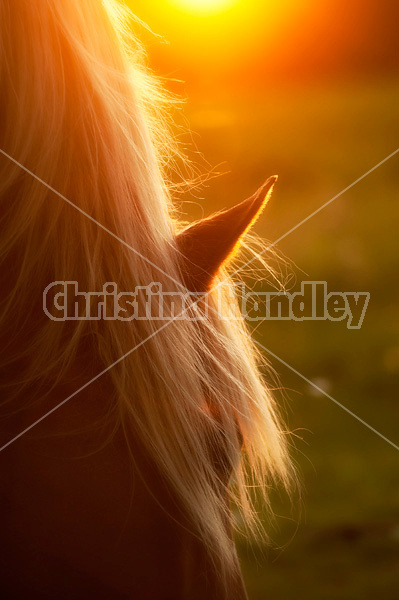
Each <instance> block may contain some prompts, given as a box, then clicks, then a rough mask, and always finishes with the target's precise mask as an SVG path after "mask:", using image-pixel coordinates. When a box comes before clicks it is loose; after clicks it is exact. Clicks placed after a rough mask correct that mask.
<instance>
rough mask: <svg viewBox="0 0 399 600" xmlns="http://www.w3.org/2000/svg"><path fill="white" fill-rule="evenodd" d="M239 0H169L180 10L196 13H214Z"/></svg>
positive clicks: (229, 6)
mask: <svg viewBox="0 0 399 600" xmlns="http://www.w3.org/2000/svg"><path fill="white" fill-rule="evenodd" d="M238 1H239V0H170V2H171V3H172V4H174V5H175V6H176V7H177V8H180V10H183V11H185V12H188V13H192V14H196V15H204V16H206V15H214V14H217V13H220V12H223V11H224V10H227V9H229V8H231V7H232V6H234V4H237V3H238Z"/></svg>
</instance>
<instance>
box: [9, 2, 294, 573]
mask: <svg viewBox="0 0 399 600" xmlns="http://www.w3.org/2000/svg"><path fill="white" fill-rule="evenodd" d="M130 19H131V17H130V16H129V15H128V13H127V12H126V11H125V10H122V8H121V6H120V4H119V3H118V2H116V1H114V0H107V1H105V0H104V1H103V2H100V1H98V0H65V1H64V0H62V1H60V0H35V2H32V1H31V0H3V1H2V2H1V4H0V47H1V62H0V77H1V89H0V105H1V113H0V148H1V149H2V150H4V151H5V152H7V153H8V154H9V155H10V156H12V157H14V159H15V160H17V161H19V162H20V163H21V164H22V165H24V166H25V167H26V168H27V169H29V170H30V171H32V172H33V173H34V174H35V175H36V176H37V177H39V178H40V179H42V180H43V181H44V182H46V183H47V184H48V185H49V186H51V187H52V188H54V189H55V190H57V191H58V192H59V193H60V194H62V195H63V196H65V197H66V198H68V199H69V200H70V201H71V202H73V204H74V205H76V206H78V207H79V208H80V209H82V210H83V211H84V212H86V213H88V214H90V215H91V216H92V217H93V218H94V219H95V220H96V221H98V222H99V223H101V224H102V225H103V226H104V227H105V228H107V229H109V230H111V231H112V232H113V233H114V234H115V236H117V237H118V238H120V239H121V240H123V241H125V242H126V244H128V245H129V246H131V247H133V248H134V249H135V252H133V251H132V250H131V249H130V248H129V247H127V246H126V245H124V244H123V243H121V242H120V241H119V240H118V239H116V238H114V237H112V236H111V235H110V234H109V233H108V232H107V231H106V230H104V229H102V228H101V227H99V226H98V225H97V224H96V223H94V222H92V221H90V220H89V219H88V218H86V217H85V216H84V215H82V214H81V213H80V212H79V211H78V210H76V208H74V207H73V206H71V205H70V204H68V203H67V202H65V201H64V200H63V199H62V198H60V197H59V196H57V195H56V194H54V192H52V191H51V190H50V189H49V188H48V187H46V186H45V185H43V184H42V183H40V182H39V181H38V180H37V179H35V178H33V177H31V176H30V175H29V174H28V173H26V172H24V171H23V170H21V168H20V167H19V166H18V165H17V164H15V163H13V162H11V161H9V160H7V158H6V157H4V156H1V157H0V182H1V183H0V202H1V209H0V210H1V212H0V214H1V230H2V235H1V242H0V252H1V260H2V270H1V276H0V277H1V284H2V285H3V289H4V290H5V292H6V293H5V294H4V295H3V298H2V301H1V306H0V310H1V312H0V314H1V317H0V319H1V322H0V323H1V331H2V340H4V347H3V350H2V352H3V356H4V361H3V362H4V364H6V367H5V368H7V369H9V372H10V373H13V366H14V367H15V366H17V367H16V368H17V374H16V375H15V381H14V383H15V386H14V387H12V388H11V387H10V386H9V387H8V389H7V398H8V400H7V402H8V404H7V406H8V407H9V409H10V410H14V409H18V408H19V407H16V406H13V402H16V401H17V400H16V399H20V398H22V397H24V393H25V392H26V390H31V389H36V390H40V393H41V394H42V393H44V392H43V390H45V389H46V388H47V389H48V390H50V389H52V388H54V386H55V385H57V384H58V383H62V382H63V381H64V380H65V379H67V378H68V376H69V373H70V372H71V368H72V367H73V365H74V364H75V363H76V361H77V360H78V357H79V356H81V354H84V356H90V357H91V360H92V364H89V365H88V366H87V378H89V377H90V375H91V374H93V375H95V374H96V371H97V372H99V371H101V370H102V369H103V368H105V367H106V366H108V365H111V364H112V363H114V362H115V361H117V360H118V359H119V358H120V357H122V356H124V355H125V354H127V353H128V352H129V351H130V350H132V349H133V348H135V346H137V344H140V342H142V341H143V340H146V341H145V344H143V345H142V346H141V347H140V348H138V349H137V350H136V351H133V352H131V353H130V354H127V356H126V357H125V358H124V359H123V360H121V361H120V362H118V363H117V364H116V365H115V366H114V367H113V368H112V369H110V371H109V372H108V374H107V377H108V378H109V379H110V380H111V383H112V387H113V390H114V392H113V397H112V398H111V400H112V403H113V406H114V411H113V414H112V416H111V415H110V418H115V419H116V422H117V423H119V424H120V425H121V426H122V427H123V430H124V432H125V436H126V440H127V442H128V443H129V439H130V438H131V436H139V439H140V441H141V443H142V444H143V447H145V448H146V451H147V452H148V453H149V455H150V456H151V457H152V459H153V460H154V461H155V463H156V465H157V466H158V468H159V469H160V471H161V473H162V474H163V476H164V477H165V479H166V480H167V481H168V483H169V486H170V488H171V489H172V490H173V492H174V494H175V495H176V498H177V499H178V501H179V502H180V503H181V504H182V506H183V508H184V510H185V512H186V514H187V516H188V520H189V522H190V524H191V527H192V529H193V531H194V532H195V534H196V535H197V536H198V537H200V538H201V539H202V540H203V541H204V544H205V546H206V548H208V550H209V554H210V556H211V557H212V559H213V560H214V562H215V563H216V564H217V565H218V568H219V569H220V571H221V573H223V572H225V571H227V570H228V569H229V568H231V565H233V564H235V562H234V561H235V554H234V546H233V544H232V540H231V536H230V533H229V531H228V528H226V526H225V522H226V520H225V517H226V516H227V514H228V511H229V510H230V509H229V504H228V502H226V495H227V497H228V498H230V497H232V495H233V491H232V489H234V490H235V491H234V494H235V500H236V502H238V503H239V506H240V507H241V509H242V514H243V517H244V520H245V522H246V523H247V524H248V525H249V526H251V527H255V528H256V524H257V516H256V512H255V510H254V508H253V504H252V502H251V498H250V495H249V493H248V487H250V486H248V485H247V484H248V482H250V483H251V485H253V484H254V483H256V484H257V485H259V489H260V490H261V492H263V495H264V498H265V500H266V501H267V499H268V489H269V488H270V484H271V483H274V484H275V483H281V482H283V484H284V485H288V484H289V481H290V479H291V467H290V462H289V459H288V454H287V444H286V435H285V433H284V432H283V431H282V427H281V425H280V424H279V418H278V416H277V413H276V408H275V403H274V401H273V398H272V396H271V394H270V392H269V390H268V388H267V386H266V384H265V382H264V380H263V378H262V375H261V373H260V366H261V364H262V358H261V356H260V355H259V353H258V352H257V351H256V350H255V347H254V345H253V343H252V341H251V339H250V336H249V335H248V331H247V328H246V325H245V323H244V322H243V321H242V320H232V321H229V320H220V319H218V318H216V317H215V316H214V315H213V316H210V318H209V319H208V320H207V321H205V322H204V321H201V322H194V321H190V320H189V319H184V320H177V321H175V322H172V323H169V324H168V326H167V327H165V328H162V327H161V325H162V324H160V323H159V322H158V321H152V320H140V321H134V322H133V323H125V322H122V321H118V320H115V321H112V320H110V321H105V322H104V321H76V322H73V323H71V322H68V323H55V322H53V321H50V320H49V319H48V318H46V317H45V315H44V314H43V311H42V308H41V307H42V294H43V290H44V288H45V287H46V286H47V285H48V284H49V283H50V282H52V281H78V282H79V285H80V286H81V288H82V289H84V290H87V291H96V290H100V289H102V286H103V284H104V283H105V282H108V281H115V282H117V284H118V286H119V288H120V289H122V290H125V291H132V290H133V289H134V288H135V287H136V286H137V285H147V284H149V283H150V282H160V283H161V284H162V286H163V289H165V290H171V291H173V290H176V289H177V287H178V286H177V284H176V283H175V282H181V283H182V284H183V278H182V273H181V266H180V265H181V263H180V256H179V252H178V250H177V246H176V233H177V232H178V231H179V229H180V227H181V225H180V224H179V222H178V221H177V220H176V218H175V216H174V214H175V213H174V209H173V204H172V201H171V194H170V191H169V187H168V186H169V182H168V179H167V177H166V176H165V167H166V166H167V165H168V161H169V160H170V159H172V158H173V155H174V153H175V152H176V147H175V144H174V142H173V139H172V137H171V136H170V135H169V133H168V128H167V126H166V125H165V122H166V121H165V110H164V109H165V107H167V103H168V101H167V99H166V97H165V96H164V95H163V93H162V91H161V88H160V86H159V85H158V83H157V81H156V80H155V79H154V77H153V76H152V75H151V74H150V73H149V71H148V70H147V68H146V67H145V65H144V63H143V60H142V56H143V54H142V49H141V47H140V45H139V43H138V42H137V40H136V39H134V37H133V36H132V35H131V34H130V33H128V30H129V22H130ZM12 265H18V268H17V269H15V268H14V269H13V268H12ZM153 265H156V267H155V266H153ZM224 275H225V274H224ZM222 287H223V290H224V291H223V295H224V300H223V302H222V304H223V306H224V307H225V310H226V312H227V305H229V310H231V298H230V293H231V282H230V281H229V279H228V278H227V277H226V282H225V283H224V284H223V286H222ZM210 295H211V297H212V292H211V294H210ZM235 310H236V312H237V314H238V304H237V305H236V309H235ZM91 369H92V372H91V371H90V370H91ZM4 406H5V407H6V403H5V404H4ZM241 436H242V439H241ZM241 442H242V448H241ZM210 447H222V448H223V451H224V453H225V455H226V457H227V460H228V463H229V465H231V467H232V468H233V471H234V477H233V481H232V482H228V481H223V480H222V479H221V477H220V475H219V473H218V470H217V469H215V460H214V456H212V452H210ZM232 483H234V485H233V486H232V485H231V484H232Z"/></svg>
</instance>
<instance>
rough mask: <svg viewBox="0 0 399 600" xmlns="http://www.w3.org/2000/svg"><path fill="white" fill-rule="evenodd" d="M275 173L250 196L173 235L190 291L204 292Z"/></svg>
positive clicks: (255, 214) (256, 210) (250, 221)
mask: <svg viewBox="0 0 399 600" xmlns="http://www.w3.org/2000/svg"><path fill="white" fill-rule="evenodd" d="M276 181H277V176H273V177H269V179H268V180H267V181H266V183H264V184H263V185H262V187H261V188H259V190H258V191H257V192H255V194H254V195H253V196H251V197H250V198H248V199H247V200H244V202H241V203H240V204H237V205H236V206H233V208H230V209H228V210H225V211H223V212H220V213H216V214H215V215H212V216H210V217H207V218H206V219H202V221H198V222H197V223H194V224H193V225H190V226H189V227H187V229H185V230H184V231H182V232H181V233H180V234H179V235H178V237H177V245H178V249H179V251H180V252H181V253H182V255H183V257H184V258H183V275H184V280H185V284H186V285H187V288H188V289H189V290H190V291H192V292H206V291H207V290H208V289H209V288H210V287H211V285H212V281H213V279H214V277H215V275H216V274H217V272H218V270H219V269H220V267H221V266H222V265H223V264H224V263H225V262H226V261H227V260H228V259H229V258H230V257H231V256H232V255H233V254H234V252H235V250H236V248H237V247H238V245H239V241H240V239H241V238H242V237H243V236H244V234H245V233H246V231H247V230H248V229H249V228H250V227H251V225H252V224H253V223H254V222H255V220H256V219H257V218H258V216H259V215H260V213H261V212H262V210H263V208H264V206H265V204H266V202H267V201H268V199H269V197H270V194H271V191H272V188H273V185H274V184H275V182H276Z"/></svg>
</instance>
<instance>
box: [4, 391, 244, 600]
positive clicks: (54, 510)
mask: <svg viewBox="0 0 399 600" xmlns="http://www.w3.org/2000/svg"><path fill="white" fill-rule="evenodd" d="M76 383H77V382H76V380H75V381H74V384H73V386H71V388H70V390H69V395H71V394H73V392H74V391H76V389H77V388H76ZM83 383H85V381H84V382H83V381H82V385H83ZM72 387H73V389H72ZM67 388H68V386H63V387H62V388H60V389H58V390H55V391H54V393H53V394H52V395H51V397H49V398H48V399H46V401H45V403H43V405H41V406H39V405H36V406H34V407H32V409H31V410H30V411H25V413H21V414H20V415H19V416H17V417H15V419H16V420H17V421H18V425H19V426H20V430H22V427H23V426H28V425H29V424H31V423H32V422H34V421H35V420H36V419H38V418H40V417H41V416H42V415H43V412H42V411H43V409H48V410H50V409H51V408H52V407H54V406H57V405H58V404H59V403H60V402H62V401H63V400H64V399H65V398H66V397H68V395H67V394H68V389H67ZM110 395H112V387H110V386H108V385H107V379H105V381H101V379H99V380H97V381H95V382H93V383H92V384H91V385H90V386H88V387H87V388H86V389H84V390H83V391H82V392H80V393H79V394H77V395H76V396H74V397H72V398H71V399H70V400H69V401H68V402H67V403H66V404H64V405H63V406H61V407H60V408H58V409H57V410H56V411H54V412H53V413H52V414H50V415H49V416H48V417H47V418H46V419H44V420H43V421H41V422H40V423H38V424H37V425H36V426H35V427H34V428H33V429H31V430H30V431H29V432H27V433H26V434H25V435H23V436H22V437H21V438H20V439H18V440H17V441H15V442H14V443H13V444H12V445H10V446H9V447H8V448H6V449H5V450H4V451H3V452H1V453H0V470H1V475H2V479H3V492H4V493H3V497H2V504H3V506H2V509H3V510H2V514H3V515H5V519H4V522H3V523H2V525H1V528H0V529H1V530H2V536H3V547H7V548H9V551H8V556H9V557H12V559H11V558H10V561H11V560H12V562H14V563H15V561H17V562H18V564H19V567H20V573H23V576H22V578H19V580H21V579H25V580H26V581H27V582H28V583H27V585H28V584H29V585H30V586H32V589H35V586H37V585H39V588H38V592H39V591H43V589H44V588H46V586H47V588H48V589H50V590H54V592H55V591H57V592H58V588H59V587H60V586H61V588H62V586H63V585H64V580H65V579H68V580H69V585H70V586H72V588H73V587H74V586H75V588H76V590H80V591H79V592H78V595H76V593H77V592H76V590H75V592H74V594H73V597H76V598H80V597H82V598H83V597H87V595H90V594H88V593H87V590H91V592H92V596H93V594H95V597H98V598H102V597H104V598H105V597H113V598H115V599H117V598H131V597H137V598H142V599H143V600H144V599H145V598H151V599H154V600H157V599H162V600H166V599H168V598H170V599H171V600H172V599H174V600H177V599H179V598H182V599H183V598H190V600H191V599H195V598H198V599H199V598H201V599H202V598H205V597H206V598H209V599H213V598H215V600H216V598H218V600H219V598H222V597H223V595H222V592H221V590H220V587H219V584H218V583H217V580H216V579H215V577H214V575H212V574H211V569H210V565H209V561H208V558H207V553H206V552H205V549H204V547H203V546H202V544H201V543H200V542H199V541H198V539H197V538H196V537H195V535H193V533H191V532H190V529H191V530H192V528H190V525H189V523H188V522H187V520H186V519H185V518H184V515H183V513H182V512H181V511H180V510H179V508H178V504H177V502H176V500H175V498H173V496H172V494H171V493H170V492H169V490H168V488H167V486H166V485H165V484H164V482H163V480H162V478H161V476H160V474H159V472H158V471H157V469H156V467H155V466H154V465H153V463H152V462H151V461H150V460H149V458H148V456H147V455H146V453H145V452H144V451H143V449H142V446H141V444H140V443H135V442H136V440H132V445H133V449H134V450H133V453H134V457H133V458H134V461H132V460H131V458H130V456H129V453H128V451H127V447H126V443H125V441H124V438H123V436H122V435H120V434H119V433H116V434H115V435H114V436H113V437H111V434H112V432H113V428H112V427H111V426H107V423H106V421H107V419H106V417H107V415H109V398H110ZM27 413H29V414H27ZM93 424H94V425H93ZM13 428H14V431H15V428H16V426H15V422H14V424H13ZM8 433H10V432H8ZM104 441H107V443H105V444H104ZM35 557H36V558H35ZM37 557H42V559H43V560H41V561H39V562H40V564H41V566H40V569H39V573H38V571H37V569H33V570H32V564H36V562H38V559H37ZM10 561H8V560H6V561H5V563H4V564H3V571H4V570H5V572H4V573H3V575H4V576H5V579H3V580H4V581H6V582H7V578H9V579H10V581H9V585H10V586H11V585H13V578H12V575H10V573H11V572H12V569H11V566H10V565H11V563H10ZM9 563H10V564H9ZM45 564H47V565H50V566H48V568H47V567H45V566H44V565H45ZM154 573H156V574H157V575H156V577H155V576H154ZM74 582H75V583H74ZM14 584H15V581H14ZM4 585H7V584H6V583H5V584H4ZM40 586H42V587H40ZM43 586H44V587H43ZM96 586H97V587H96ZM97 588H98V589H97ZM236 589H238V590H239V589H240V586H238V587H237V586H236V585H234V590H236ZM241 589H242V586H241ZM85 590H86V591H85ZM101 590H102V591H101ZM104 590H106V591H104ZM0 591H1V590H0ZM5 591H6V592H7V590H5ZM71 593H72V592H71ZM242 593H243V592H242ZM79 594H81V595H79ZM101 594H102V595H101ZM107 594H108V596H107ZM240 594H241V592H240ZM1 595H2V597H5V598H7V594H4V593H2V594H1ZM57 595H58V597H60V596H59V594H57ZM42 597H46V596H45V595H43V596H42ZM65 597H70V596H68V593H67V592H66V595H65ZM230 597H231V598H233V597H234V596H233V595H232V594H231V596H230ZM242 597H245V596H243V595H239V596H237V598H242Z"/></svg>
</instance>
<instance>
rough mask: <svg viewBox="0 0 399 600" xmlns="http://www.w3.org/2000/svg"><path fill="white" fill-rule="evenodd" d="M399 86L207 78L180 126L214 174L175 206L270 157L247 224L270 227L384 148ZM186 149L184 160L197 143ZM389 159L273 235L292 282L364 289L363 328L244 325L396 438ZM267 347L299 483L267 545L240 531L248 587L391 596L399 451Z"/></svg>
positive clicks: (394, 184) (393, 189)
mask: <svg viewBox="0 0 399 600" xmlns="http://www.w3.org/2000/svg"><path fill="white" fill-rule="evenodd" d="M215 94H217V95H216V96H215ZM398 100H399V85H398V83H395V82H393V81H392V80H389V79H385V80H377V81H374V82H367V83H365V82H356V81H349V80H347V81H343V82H341V83H334V84H327V83H324V84H318V85H316V84H314V85H311V86H307V87H295V86H292V87H289V86H280V87H271V88H270V89H269V90H267V91H263V92H259V91H258V92H257V93H256V94H254V95H250V94H244V93H243V94H242V95H237V94H236V95H235V96H234V97H231V96H229V95H228V94H227V93H225V94H224V93H223V92H222V91H221V90H220V89H219V90H217V91H216V92H213V93H211V90H207V91H206V92H204V94H203V95H202V96H201V94H196V95H195V96H194V97H192V98H190V99H189V101H188V105H187V106H186V107H185V111H184V112H185V115H186V117H187V118H188V121H189V124H190V127H191V129H192V131H193V134H192V135H193V140H194V142H195V144H196V147H197V149H198V151H199V152H200V153H202V154H203V155H204V156H205V157H206V160H207V161H208V162H209V165H210V166H212V167H216V170H219V171H222V172H224V173H225V174H224V175H223V176H220V177H217V178H215V179H212V180H211V181H209V183H208V184H207V185H206V186H205V187H203V188H201V189H200V190H197V191H196V192H194V193H193V194H192V196H191V197H186V198H185V199H186V202H185V203H184V205H183V210H184V211H185V212H186V213H187V215H188V217H189V218H199V217H201V216H202V214H203V212H205V214H209V213H210V212H212V211H214V210H219V209H221V208H225V207H228V206H232V205H233V204H234V203H235V202H237V201H240V200H241V199H244V198H245V197H247V196H249V195H250V194H251V193H252V192H253V191H254V190H255V189H256V188H257V187H259V186H260V184H261V183H262V182H263V180H264V179H265V178H266V177H267V176H269V175H272V174H276V173H277V174H278V175H279V181H278V184H277V185H276V189H275V192H274V194H273V197H272V200H271V202H270V203H269V206H268V208H267V209H266V211H265V213H264V214H263V216H262V218H261V220H260V221H258V222H257V224H256V231H257V233H258V234H260V235H261V236H262V237H264V238H266V239H268V240H269V241H274V240H276V239H277V238H279V237H280V236H282V235H283V234H284V233H285V232H287V231H288V230H290V229H291V228H292V227H294V226H295V225H296V224H297V223H298V222H300V221H301V220H302V219H304V218H305V217H307V216H308V215H309V214H310V213H311V212H312V211H314V210H316V209H317V208H319V207H320V206H321V205H322V204H324V203H325V202H326V201H328V200H329V199H330V198H332V197H333V196H335V195H336V194H338V193H339V192H340V191H341V190H343V189H344V188H346V187H347V186H349V185H350V184H351V183H352V182H353V181H355V180H356V179H357V178H359V177H360V176H361V175H363V174H364V173H365V172H366V171H368V170H369V169H371V168H372V167H373V166H374V165H376V164H377V163H378V162H380V161H381V160H383V159H384V158H385V157H386V156H387V155H389V154H390V153H391V152H393V151H394V150H396V148H397V147H398V146H399V143H398V141H399V115H398V110H397V107H398V105H399V103H398ZM193 160H194V161H195V162H196V163H198V162H199V158H198V155H196V154H194V155H193ZM209 165H206V164H205V163H204V168H205V169H206V168H209ZM398 166H399V154H398V155H396V156H394V157H393V158H391V159H390V160H389V161H387V162H386V163H385V164H383V165H382V166H380V167H379V168H378V169H377V170H375V171H374V172H373V173H371V174H370V175H368V176H367V177H366V178H365V179H364V180H362V181H360V182H359V183H358V184H356V185H355V186H354V187H352V188H351V189H349V190H348V191H347V192H345V193H344V194H343V195H342V196H341V197H339V198H337V199H336V200H335V201H334V202H333V203H331V204H330V205H329V206H328V207H326V208H325V209H324V210H323V211H321V212H320V213H319V214H317V215H316V216H315V217H313V218H312V219H310V220H309V221H307V222H306V223H304V224H303V225H301V226H300V227H299V228H298V229H296V230H295V231H293V232H292V233H291V234H290V235H288V236H287V237H285V238H284V239H283V240H282V241H281V242H280V243H279V244H278V250H279V251H280V252H282V253H283V254H284V255H285V256H286V257H287V258H288V259H289V260H290V261H292V262H293V263H294V264H292V267H291V268H292V272H293V273H294V274H295V276H296V283H295V284H292V285H291V291H297V290H299V288H300V282H301V281H302V280H304V281H320V280H322V281H326V282H327V285H328V290H329V291H340V292H342V291H353V292H357V291H366V292H370V294H371V297H370V303H369V306H368V309H367V312H366V316H365V319H364V322H363V325H362V327H361V329H359V330H356V329H348V328H347V326H346V322H345V321H343V322H330V321H316V322H314V321H303V322H294V321H267V322H263V323H261V324H260V325H259V324H258V327H257V328H256V331H255V332H254V335H255V337H256V339H258V340H259V341H260V342H261V343H262V344H263V345H264V346H266V347H267V348H269V349H270V350H271V351H272V352H273V353H274V354H276V355H277V356H279V357H280V358H281V359H282V360H284V361H285V362H286V363H288V364H289V365H290V366H292V367H293V368H294V369H296V370H298V371H299V372H300V373H301V374H303V375H304V376H305V377H306V378H308V379H310V380H312V381H314V382H316V383H317V385H319V386H320V387H322V388H323V389H325V391H327V392H328V393H329V394H330V395H331V396H332V397H333V398H335V399H336V400H337V401H338V402H340V403H342V404H343V405H344V406H345V407H347V408H348V409H349V410H351V411H353V412H354V413H355V414H356V415H358V416H359V417H360V418H361V419H363V420H364V421H366V422H367V423H368V424H370V425H371V426H372V427H374V428H375V429H376V430H378V431H379V432H380V433H381V434H383V435H384V436H386V437H387V438H388V439H390V440H391V441H392V442H394V443H395V444H399V431H398V422H399V402H398V383H399V337H398V334H399V319H398V311H397V306H398V294H399V280H398V267H399V253H398V231H399V202H398V201H399V193H398V191H399V186H398V184H399V169H398ZM204 168H203V169H202V170H204ZM257 289H262V286H261V282H259V283H258V285H257ZM266 356H267V353H266ZM268 358H270V362H271V364H272V366H273V367H274V369H275V370H276V371H277V372H278V373H279V376H280V380H281V383H282V386H283V388H284V391H283V392H282V393H280V396H281V398H280V400H281V402H282V403H283V404H284V406H285V414H286V420H287V422H288V424H289V428H290V429H291V430H292V431H294V432H295V433H296V437H295V438H294V440H295V449H294V450H293V456H294V459H295V461H296V463H297V465H298V468H299V472H300V476H301V479H302V487H303V497H302V500H301V501H300V500H299V499H298V500H294V507H293V510H291V509H290V506H289V503H288V501H285V500H283V499H280V498H278V497H276V502H275V511H276V514H277V515H281V516H280V517H277V518H276V524H275V525H274V526H273V527H270V526H268V531H269V533H270V536H271V539H272V543H271V545H270V546H269V547H268V546H266V545H265V546H264V547H262V546H257V545H255V544H253V543H251V542H250V541H248V540H244V539H239V540H238V544H239V553H240V557H241V560H242V565H243V570H244V574H245V579H246V582H247V586H248V591H249V596H250V598H251V600H263V599H266V598H272V599H273V600H279V599H286V598H295V599H296V600H302V599H303V600H320V599H335V598H336V599H338V598H339V599H342V600H344V599H345V600H349V599H350V600H364V599H371V598H373V599H374V598H375V597H378V598H381V599H383V600H394V599H396V598H398V597H399V468H398V466H399V460H398V459H399V454H398V451H397V450H396V449H395V448H394V447H392V446H391V445H389V444H388V443H387V442H386V441H384V440H383V439H381V438H380V437H378V436H377V435H376V434H375V433H374V432H372V431H370V430H369V429H367V428H366V427H365V426H364V425H363V424H362V423H360V422H359V421H357V420H356V419H355V418H354V417H353V416H351V415H350V414H348V413H346V412H345V411H344V410H343V409H342V408H340V407H339V406H337V405H335V404H334V403H333V402H332V401H331V400H329V399H328V398H326V397H324V396H323V395H322V394H320V393H318V392H317V391H316V390H315V389H314V388H312V386H311V385H309V384H308V383H307V382H305V381H304V380H302V379H301V378H300V377H298V376H297V375H296V374H295V373H293V372H292V371H291V370H290V369H289V368H287V367H285V366H284V365H282V364H281V363H279V362H278V361H277V360H276V359H274V358H271V357H268ZM299 508H300V509H301V510H299Z"/></svg>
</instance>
